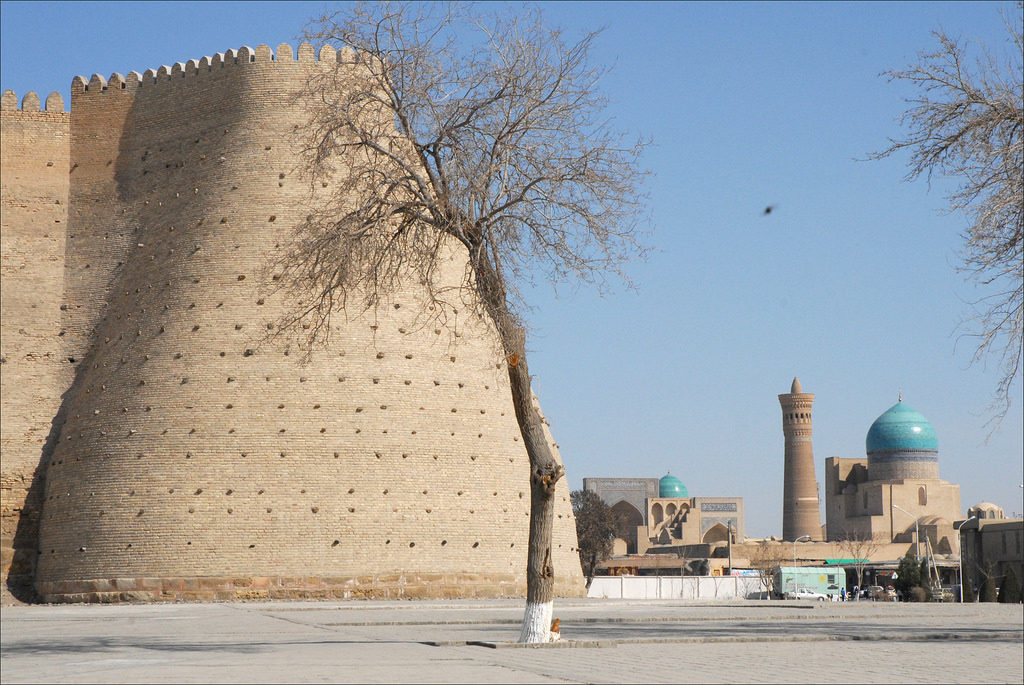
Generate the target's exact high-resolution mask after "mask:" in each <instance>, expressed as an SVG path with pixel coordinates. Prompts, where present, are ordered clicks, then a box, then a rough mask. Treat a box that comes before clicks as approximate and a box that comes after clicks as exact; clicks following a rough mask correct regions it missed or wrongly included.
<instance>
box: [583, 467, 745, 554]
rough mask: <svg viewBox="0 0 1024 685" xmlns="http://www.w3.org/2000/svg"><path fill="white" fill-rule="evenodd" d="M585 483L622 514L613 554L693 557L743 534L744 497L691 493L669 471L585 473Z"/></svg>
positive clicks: (584, 485) (740, 538) (585, 487)
mask: <svg viewBox="0 0 1024 685" xmlns="http://www.w3.org/2000/svg"><path fill="white" fill-rule="evenodd" d="M583 488H584V489H585V490H592V491H593V492H595V493H597V495H598V496H599V497H600V498H601V499H602V500H604V501H605V502H606V503H607V504H608V505H609V506H610V507H611V508H612V509H613V510H615V511H616V512H618V513H619V514H620V517H621V518H620V520H621V521H622V525H621V526H620V527H619V530H618V534H617V536H616V538H617V539H616V541H615V550H616V551H615V552H613V553H614V554H666V555H670V556H674V557H677V558H678V557H680V556H681V557H684V558H689V559H691V560H693V559H695V558H697V557H700V556H705V557H706V556H710V555H711V553H712V552H713V551H714V550H715V549H717V548H718V547H719V546H724V545H725V544H726V540H727V539H728V537H729V533H730V531H731V532H732V537H733V541H736V540H743V498H742V497H691V496H690V492H689V490H688V489H687V487H686V485H685V484H684V483H683V481H682V480H681V479H680V478H678V477H677V476H675V475H673V474H672V473H671V472H669V473H666V474H665V475H664V476H662V477H661V478H584V479H583ZM694 546H696V547H694ZM684 548H686V549H684ZM683 552H685V554H684V553H683ZM687 563H688V562H687ZM723 563H724V562H723ZM706 571H707V569H706V568H705V569H704V572H706Z"/></svg>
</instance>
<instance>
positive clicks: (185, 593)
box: [36, 573, 586, 604]
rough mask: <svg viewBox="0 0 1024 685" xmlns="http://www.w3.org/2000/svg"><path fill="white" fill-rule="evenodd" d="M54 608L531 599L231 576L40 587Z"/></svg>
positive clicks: (497, 590) (368, 581)
mask: <svg viewBox="0 0 1024 685" xmlns="http://www.w3.org/2000/svg"><path fill="white" fill-rule="evenodd" d="M36 589H37V591H38V593H39V597H40V600H41V601H42V602H44V603H48V604H65V603H105V604H113V603H119V602H214V601H217V602H223V601H258V600H271V599H291V600H296V599H305V600H310V599H317V600H338V599H458V598H461V599H474V598H478V599H490V598H500V597H525V596H526V584H525V582H523V581H518V580H517V579H516V578H515V577H514V576H492V575H478V574H470V573H450V574H449V573H438V574H429V573H417V574H411V573H410V574H393V575H387V576H384V575H381V576H352V577H326V576H325V577H318V576H314V577H302V578H288V577H267V576H231V577H207V578H113V579H109V580H64V581H56V582H47V583H38V584H37V587H36ZM555 593H556V594H557V595H558V596H560V597H583V596H585V595H586V588H585V587H584V585H583V583H582V582H580V583H561V584H559V583H556V585H555Z"/></svg>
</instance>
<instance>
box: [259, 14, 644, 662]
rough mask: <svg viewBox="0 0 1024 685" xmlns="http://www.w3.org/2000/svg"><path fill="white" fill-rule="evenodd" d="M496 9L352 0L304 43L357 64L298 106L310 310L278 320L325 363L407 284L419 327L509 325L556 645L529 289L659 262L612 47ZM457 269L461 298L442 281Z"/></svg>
mask: <svg viewBox="0 0 1024 685" xmlns="http://www.w3.org/2000/svg"><path fill="white" fill-rule="evenodd" d="M495 7H496V8H497V9H496V10H494V12H495V14H494V15H491V14H489V13H490V12H491V11H492V10H491V9H490V7H485V6H484V5H466V4H460V3H407V2H393V3H392V2H380V3H366V4H364V3H355V4H352V5H347V6H346V9H345V10H344V11H343V12H336V13H330V14H327V15H325V16H323V17H322V18H321V19H320V20H319V21H317V22H315V23H314V24H313V25H311V26H310V27H309V28H307V30H306V37H307V38H308V39H310V40H311V41H313V42H315V43H318V44H325V45H331V46H336V47H337V48H341V49H342V51H341V55H342V56H343V60H342V61H340V62H338V63H336V64H333V63H322V64H321V68H319V69H311V70H310V76H309V80H308V84H307V87H306V88H305V90H304V92H303V93H301V94H299V95H300V97H302V104H303V105H304V106H306V107H307V108H308V113H309V123H308V126H307V127H306V128H305V130H304V134H305V152H306V156H305V159H304V168H305V170H306V171H308V172H309V175H310V177H311V187H312V189H313V190H314V192H315V195H314V201H313V203H311V206H310V208H309V210H308V211H309V213H308V214H307V216H306V219H305V220H304V221H303V222H301V223H300V224H299V225H298V226H296V228H295V239H294V241H293V245H291V246H290V249H283V252H284V254H283V256H282V257H281V258H280V259H279V260H278V262H277V263H276V264H275V265H274V267H275V269H276V270H277V273H278V274H279V275H280V276H281V278H280V279H279V281H278V285H279V286H280V287H281V288H283V289H285V290H286V291H289V292H290V293H291V294H292V297H291V299H292V300H293V301H294V302H295V307H294V311H293V313H292V314H291V315H290V316H287V317H285V318H284V319H283V320H282V321H281V324H282V326H283V327H284V328H285V329H286V330H293V331H297V332H299V333H300V334H301V335H303V336H304V337H305V339H306V341H307V342H308V343H309V346H310V348H312V347H313V346H314V345H315V344H318V343H321V342H322V341H323V340H324V339H325V338H326V337H327V336H328V335H329V334H330V331H331V320H332V315H337V313H338V312H339V311H351V310H353V309H354V310H355V311H356V312H357V313H358V312H360V311H375V310H376V308H377V307H381V306H384V305H385V304H386V301H387V298H388V297H390V296H391V295H393V294H394V293H396V292H398V291H399V290H400V289H401V288H402V287H404V286H408V285H410V284H420V285H421V286H422V291H423V293H422V298H421V299H422V300H423V302H422V304H423V306H422V307H421V309H422V318H427V317H430V318H431V319H433V320H436V321H437V322H438V323H439V324H441V325H445V324H446V323H449V324H450V322H452V321H454V320H455V317H456V315H458V316H459V317H462V320H464V318H465V317H466V312H467V311H468V312H470V313H471V314H472V313H475V314H479V315H480V316H481V317H482V318H483V319H484V320H486V321H488V322H489V324H492V325H493V327H494V330H495V331H496V334H497V339H498V341H499V345H498V349H496V350H495V361H499V360H500V363H501V365H502V366H503V368H504V370H505V372H506V373H507V374H508V378H509V384H510V388H511V402H512V407H513V409H514V411H515V416H516V420H517V422H518V425H519V429H520V432H521V435H522V439H523V445H524V447H525V449H526V453H527V456H528V458H529V464H530V475H529V478H530V532H529V551H528V554H527V568H526V586H527V588H526V595H527V597H526V610H525V612H524V617H523V626H522V632H521V634H520V641H522V642H542V641H547V640H548V639H550V633H549V629H550V626H551V622H552V615H551V614H552V605H553V599H554V579H555V571H554V562H553V554H552V526H553V525H554V520H555V515H554V504H555V487H556V484H557V483H558V481H559V480H561V478H562V476H563V475H564V468H563V466H562V464H561V461H560V460H559V458H558V455H557V453H556V452H555V451H554V450H553V449H552V447H551V445H550V444H549V442H548V438H547V437H546V435H545V430H544V421H543V418H542V417H541V415H540V411H539V409H538V407H537V404H536V402H535V400H534V397H533V391H532V383H531V376H530V372H529V368H528V366H527V346H526V328H525V325H524V323H523V320H522V318H521V316H520V312H521V311H522V310H523V309H524V307H523V302H522V299H521V297H520V295H519V293H520V291H519V290H518V287H519V286H521V285H524V284H526V285H529V284H531V283H533V282H534V279H535V278H543V279H550V280H552V281H553V282H559V281H562V280H571V281H573V282H574V283H577V282H581V283H590V284H595V285H597V286H598V287H601V286H603V285H604V284H605V283H606V282H607V280H608V279H609V278H610V277H613V276H621V277H622V278H624V279H625V276H624V274H623V273H622V271H621V266H622V264H623V263H624V262H625V261H627V260H628V259H630V258H633V257H636V256H638V255H641V254H643V252H644V248H643V246H642V245H641V244H640V240H639V237H640V235H641V232H640V229H641V228H642V226H643V224H644V223H645V219H646V217H645V213H646V208H645V204H644V196H643V194H642V193H641V192H640V190H639V185H640V183H641V181H642V178H643V175H644V172H643V170H642V169H640V168H639V166H638V165H639V158H640V155H641V153H642V151H643V148H644V143H643V142H642V141H637V142H631V141H628V140H626V139H625V138H624V136H623V135H621V134H620V132H619V131H617V130H615V128H614V127H613V125H612V122H611V121H610V120H609V119H608V118H607V115H606V114H605V113H604V107H605V102H606V101H605V99H604V97H603V96H602V95H601V93H600V91H599V81H600V79H601V76H602V75H603V74H604V72H605V70H604V69H601V68H597V67H595V66H594V65H592V64H591V62H590V55H589V53H590V48H591V45H592V44H593V42H594V40H595V38H596V35H597V34H595V33H590V34H586V35H585V36H583V37H582V38H581V39H580V40H578V41H576V42H573V41H566V39H565V37H564V35H563V34H562V33H561V32H559V31H557V30H553V29H550V28H548V27H546V26H545V25H544V22H543V21H542V16H541V10H540V9H539V8H537V7H533V8H526V9H517V10H516V11H515V13H512V12H511V11H510V10H508V8H503V7H502V6H500V5H496V6H495ZM346 48H349V49H350V50H351V51H350V52H346V51H345V49H346ZM299 133H300V134H302V133H303V131H301V130H300V131H299ZM460 261H461V262H462V263H464V264H465V270H464V272H463V273H462V274H461V279H462V282H461V285H452V284H450V283H448V282H447V281H445V280H444V279H443V278H441V274H442V273H444V272H445V270H446V269H449V268H450V267H451V265H452V264H453V263H457V262H460Z"/></svg>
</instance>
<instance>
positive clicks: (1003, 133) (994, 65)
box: [872, 2, 1024, 424]
mask: <svg viewBox="0 0 1024 685" xmlns="http://www.w3.org/2000/svg"><path fill="white" fill-rule="evenodd" d="M1020 7H1021V3H1019V2H1018V12H1015V13H1013V14H1014V16H1013V17H1012V18H1004V23H1005V24H1006V28H1007V32H1008V34H1009V36H1008V42H1009V43H1010V49H1009V50H1008V55H1007V57H1006V59H1005V61H1004V60H1002V59H1001V58H1000V57H998V56H997V54H996V53H994V52H993V51H991V50H990V49H989V48H991V47H992V46H989V47H985V46H981V48H980V50H981V54H980V56H979V57H978V59H977V61H976V62H975V64H974V66H973V68H972V67H971V65H970V64H969V58H968V47H967V45H966V44H965V45H962V44H960V43H959V42H957V40H956V39H954V38H953V37H951V36H949V35H948V34H947V33H945V32H944V31H938V32H935V33H934V34H933V35H934V36H935V38H936V39H937V41H938V43H939V45H938V49H937V50H935V51H934V52H926V53H920V54H919V61H918V63H917V64H915V65H913V66H911V67H910V68H908V69H906V70H903V71H888V72H885V73H886V76H888V78H889V80H890V81H894V80H898V81H909V82H910V83H912V84H913V85H914V86H916V87H917V89H918V91H919V95H918V96H917V97H916V98H913V99H909V100H907V102H908V104H910V108H909V109H908V110H907V111H906V112H904V114H903V115H902V117H901V119H900V122H901V123H902V124H903V125H904V127H905V128H906V129H907V135H906V137H904V138H900V139H890V141H889V143H890V144H889V147H887V148H886V149H884V150H882V151H881V152H878V153H875V154H873V155H872V158H874V159H880V158H883V157H889V156H890V155H893V154H895V153H897V152H901V151H904V150H906V151H909V152H910V161H909V168H910V170H909V172H908V173H907V179H908V180H913V179H916V178H919V177H921V176H924V177H925V178H926V179H928V180H929V181H930V180H931V178H932V175H933V174H935V173H939V174H943V175H946V176H950V177H953V178H955V179H957V181H958V186H957V187H956V189H955V190H953V191H952V192H951V193H950V195H949V196H948V197H947V199H948V201H949V209H950V211H964V212H965V213H966V214H967V216H968V217H969V221H970V224H969V226H968V227H967V229H966V231H965V232H964V235H963V238H964V245H963V248H962V252H961V265H960V269H961V271H963V272H965V273H967V274H968V275H969V278H971V279H972V280H974V281H975V282H977V283H978V284H980V285H981V286H982V287H983V288H984V289H985V291H986V293H985V294H984V295H983V296H982V297H981V299H980V300H978V301H977V302H976V303H975V305H976V309H977V311H976V312H975V315H974V317H973V323H972V324H971V326H970V330H969V332H968V335H970V336H972V337H977V340H978V345H977V348H976V350H975V355H974V360H975V361H979V360H983V359H987V358H989V357H995V358H997V359H998V365H999V370H1000V377H999V381H998V384H997V387H996V399H995V402H994V404H993V407H992V408H993V409H994V410H995V412H996V414H995V420H996V423H997V424H998V421H999V420H1000V419H1001V418H1002V417H1003V416H1005V414H1006V411H1007V410H1008V409H1009V407H1010V401H1011V398H1012V395H1011V388H1012V386H1013V384H1014V381H1015V380H1016V379H1017V378H1018V377H1019V374H1020V371H1021V363H1022V357H1021V355H1022V348H1024V321H1022V313H1024V298H1022V295H1024V243H1022V235H1024V181H1022V174H1024V142H1022V140H1024V138H1022V135H1024V105H1022V98H1024V66H1022V60H1021V51H1022V49H1024V43H1022V38H1021V14H1020V12H1019V8H1020Z"/></svg>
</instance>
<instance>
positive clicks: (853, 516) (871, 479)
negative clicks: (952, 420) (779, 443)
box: [825, 398, 963, 554]
mask: <svg viewBox="0 0 1024 685" xmlns="http://www.w3.org/2000/svg"><path fill="white" fill-rule="evenodd" d="M865 451H866V453H867V456H866V458H864V459H845V458H840V457H829V458H828V459H826V460H825V493H826V494H825V509H826V517H825V518H826V524H825V525H826V536H827V539H829V540H840V539H843V538H847V537H857V538H860V539H867V538H870V539H873V540H875V541H878V542H882V543H901V542H912V543H918V542H919V543H920V544H921V545H924V544H925V542H924V540H925V538H927V539H928V540H929V541H930V543H931V545H932V548H933V551H934V552H935V553H937V554H954V553H958V545H957V540H956V533H955V530H954V526H953V523H954V521H957V520H961V519H962V518H963V515H962V513H961V512H962V510H961V508H960V486H959V485H955V484H953V483H948V482H946V481H944V480H941V479H940V478H939V443H938V438H937V437H936V434H935V429H934V428H933V427H932V424H931V423H929V421H928V419H926V418H925V417H924V416H923V415H921V413H920V412H917V411H915V410H914V409H912V408H910V407H909V406H907V405H906V404H904V403H903V401H902V398H901V399H900V401H899V402H897V403H896V404H894V405H893V406H892V407H890V408H889V409H887V410H886V411H885V412H884V413H882V415H881V416H879V417H878V418H877V419H875V422H874V423H872V424H871V427H870V428H869V429H868V433H867V438H866V440H865ZM915 536H919V540H918V539H915ZM922 551H923V550H922Z"/></svg>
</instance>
